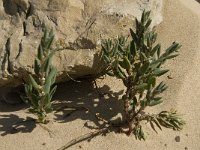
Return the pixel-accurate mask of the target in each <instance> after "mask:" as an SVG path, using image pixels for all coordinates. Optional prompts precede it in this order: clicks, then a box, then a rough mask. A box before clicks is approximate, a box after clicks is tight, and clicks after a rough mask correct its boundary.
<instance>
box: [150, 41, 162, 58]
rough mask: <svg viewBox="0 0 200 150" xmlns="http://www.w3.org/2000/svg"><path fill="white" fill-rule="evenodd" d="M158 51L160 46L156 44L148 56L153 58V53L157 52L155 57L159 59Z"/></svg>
mask: <svg viewBox="0 0 200 150" xmlns="http://www.w3.org/2000/svg"><path fill="white" fill-rule="evenodd" d="M160 49H161V45H160V44H157V45H156V46H155V47H154V48H153V49H152V51H151V52H150V55H151V56H154V55H155V53H156V52H157V56H158V57H159V56H160Z"/></svg>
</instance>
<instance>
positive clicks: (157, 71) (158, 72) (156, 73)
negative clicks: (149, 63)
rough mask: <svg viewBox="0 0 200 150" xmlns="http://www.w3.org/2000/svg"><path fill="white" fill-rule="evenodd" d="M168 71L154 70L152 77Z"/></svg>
mask: <svg viewBox="0 0 200 150" xmlns="http://www.w3.org/2000/svg"><path fill="white" fill-rule="evenodd" d="M168 71H169V70H160V69H156V70H154V72H153V73H154V75H155V76H157V77H158V76H162V75H164V74H165V73H167V72H168Z"/></svg>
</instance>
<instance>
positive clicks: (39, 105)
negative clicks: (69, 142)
mask: <svg viewBox="0 0 200 150" xmlns="http://www.w3.org/2000/svg"><path fill="white" fill-rule="evenodd" d="M53 40H54V34H53V30H51V31H50V32H49V31H48V30H47V29H46V28H45V30H44V35H43V37H42V38H41V42H40V45H39V47H38V52H37V56H36V58H35V63H34V75H33V76H32V75H31V74H29V82H28V83H26V84H25V95H26V96H22V99H23V100H24V101H25V102H26V103H28V104H29V105H30V108H29V111H30V112H31V113H33V114H36V115H37V117H38V121H39V122H40V123H46V122H47V119H46V117H47V113H49V112H51V111H52V106H51V105H52V104H51V99H52V96H53V94H54V93H55V91H56V86H53V84H54V83H55V79H56V73H57V71H56V68H55V67H54V66H53V65H52V57H53V55H54V54H55V52H56V51H57V49H52V48H51V45H52V42H53Z"/></svg>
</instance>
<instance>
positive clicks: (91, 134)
mask: <svg viewBox="0 0 200 150" xmlns="http://www.w3.org/2000/svg"><path fill="white" fill-rule="evenodd" d="M108 131H109V128H103V129H100V130H98V131H94V132H90V133H87V134H84V135H82V136H79V137H77V138H75V139H73V140H71V141H69V142H68V143H67V144H66V145H64V146H62V147H61V148H59V149H58V150H65V149H67V148H69V147H71V146H73V145H75V144H77V143H80V142H82V141H85V140H88V139H92V138H94V137H96V136H98V135H100V134H102V133H106V132H108Z"/></svg>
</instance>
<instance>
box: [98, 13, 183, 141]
mask: <svg viewBox="0 0 200 150" xmlns="http://www.w3.org/2000/svg"><path fill="white" fill-rule="evenodd" d="M151 22H152V20H151V19H150V11H147V12H145V11H144V12H143V14H142V17H141V20H140V21H138V20H137V19H136V31H135V32H134V31H133V30H132V29H130V34H131V38H132V39H131V40H130V42H129V41H128V39H127V38H125V37H123V36H120V37H118V38H117V39H114V40H112V39H108V40H104V41H103V42H102V51H103V59H104V61H105V62H106V64H107V65H106V69H105V70H106V73H107V74H108V75H109V76H114V77H117V78H119V79H121V80H122V81H123V83H124V85H125V87H126V89H125V91H126V92H125V94H124V95H123V97H122V100H123V104H124V114H123V121H124V122H125V124H126V126H127V129H128V131H127V132H126V133H127V135H130V134H131V133H133V134H134V135H135V137H136V139H139V140H141V139H143V140H144V139H145V134H144V132H143V128H142V125H141V122H142V121H147V122H149V124H150V126H151V127H152V129H153V130H154V131H156V128H155V127H156V126H157V127H158V128H159V129H160V130H161V129H162V127H166V128H171V129H173V130H181V129H182V126H183V125H184V124H185V122H184V121H183V120H182V119H181V118H180V116H179V115H178V114H177V112H176V111H172V110H171V111H162V112H160V113H158V114H149V113H146V112H145V108H147V107H153V106H156V105H159V104H161V103H162V102H163V101H162V97H161V96H160V94H161V93H163V92H164V91H165V90H166V89H167V86H166V84H165V83H164V82H160V83H157V79H158V78H159V77H160V76H162V75H164V74H166V73H167V72H168V71H169V70H167V69H163V68H162V66H163V64H164V63H165V62H166V61H168V60H169V59H172V58H175V57H176V56H178V49H179V48H180V47H181V46H180V45H179V44H178V43H176V42H173V43H172V45H171V46H170V47H169V48H167V49H166V50H165V51H164V53H161V45H160V44H155V43H156V39H157V33H155V31H154V30H151V29H150V24H151Z"/></svg>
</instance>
